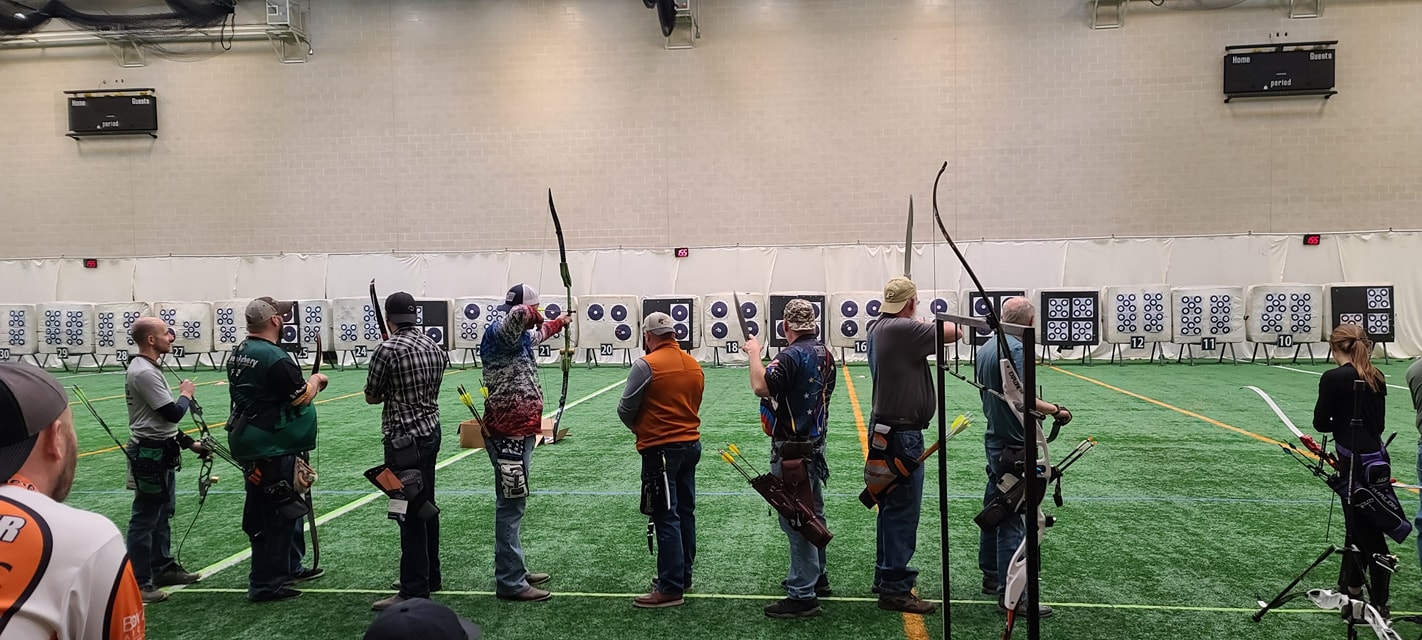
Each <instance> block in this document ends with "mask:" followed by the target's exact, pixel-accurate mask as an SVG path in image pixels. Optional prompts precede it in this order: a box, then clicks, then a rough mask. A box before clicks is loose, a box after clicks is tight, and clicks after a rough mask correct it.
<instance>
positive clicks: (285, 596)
mask: <svg viewBox="0 0 1422 640" xmlns="http://www.w3.org/2000/svg"><path fill="white" fill-rule="evenodd" d="M299 597H301V592H300V591H297V590H296V589H292V588H290V587H282V588H280V589H277V590H276V591H274V592H272V593H268V594H266V595H260V596H247V599H248V600H250V601H252V602H281V601H282V600H291V599H292V598H299Z"/></svg>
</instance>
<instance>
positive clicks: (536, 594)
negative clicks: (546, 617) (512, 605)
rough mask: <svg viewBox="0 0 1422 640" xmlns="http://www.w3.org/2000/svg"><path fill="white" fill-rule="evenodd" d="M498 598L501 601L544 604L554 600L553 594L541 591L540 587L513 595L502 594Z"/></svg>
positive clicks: (529, 588)
mask: <svg viewBox="0 0 1422 640" xmlns="http://www.w3.org/2000/svg"><path fill="white" fill-rule="evenodd" d="M498 597H499V599H500V600H512V601H514V602H542V601H544V600H547V599H549V598H552V597H553V594H552V593H549V592H547V591H544V590H542V589H539V588H538V587H528V588H526V589H524V590H523V591H520V592H518V593H515V594H513V595H504V594H502V593H500V594H499V596H498Z"/></svg>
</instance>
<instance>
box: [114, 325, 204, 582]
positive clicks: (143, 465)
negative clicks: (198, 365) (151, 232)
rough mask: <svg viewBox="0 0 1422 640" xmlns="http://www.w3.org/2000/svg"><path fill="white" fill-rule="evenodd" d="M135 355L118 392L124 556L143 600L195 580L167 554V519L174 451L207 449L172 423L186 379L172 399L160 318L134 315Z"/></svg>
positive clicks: (169, 342) (178, 416) (185, 402)
mask: <svg viewBox="0 0 1422 640" xmlns="http://www.w3.org/2000/svg"><path fill="white" fill-rule="evenodd" d="M129 331H130V334H131V335H132V337H133V343H134V344H135V345H137V346H138V355H137V357H134V358H133V359H131V360H129V361H128V372H127V373H126V374H125V375H124V396H125V397H126V398H127V400H128V432H129V441H128V447H127V449H128V456H129V469H130V471H131V472H132V474H133V488H134V492H133V510H132V515H130V516H129V520H128V556H129V558H131V559H132V560H133V575H134V577H135V578H137V579H138V587H139V588H140V589H142V590H143V601H144V602H148V603H152V602H162V601H164V600H167V599H168V594H167V592H164V591H161V590H159V587H166V586H170V585H176V584H191V583H193V582H197V579H198V574H196V573H188V572H187V571H186V570H185V569H183V566H182V565H180V564H178V561H177V560H174V559H173V548H172V546H173V544H172V543H173V532H172V528H171V527H170V526H169V522H170V521H171V520H172V519H173V514H174V513H175V512H176V511H177V508H178V498H177V488H176V486H175V485H176V484H177V480H176V474H177V470H178V467H179V466H181V465H180V461H179V454H180V453H181V452H182V450H183V449H189V450H191V451H193V452H194V453H197V454H198V455H205V454H207V449H205V448H203V446H202V445H201V444H198V443H197V442H195V441H193V439H192V438H191V437H190V436H188V434H186V433H183V430H182V429H180V428H178V423H179V422H180V421H182V419H183V416H185V415H187V413H188V409H189V408H190V407H191V406H192V403H193V392H194V386H193V381H192V380H183V381H182V382H181V383H179V385H178V390H179V395H178V397H177V399H176V400H175V399H174V398H173V392H172V391H171V390H169V389H168V378H167V377H166V376H164V375H163V370H162V369H161V368H159V366H158V361H159V359H160V358H162V357H163V355H164V354H166V353H168V352H170V351H172V350H173V340H174V339H176V336H175V335H174V334H173V332H172V331H170V330H169V329H168V325H167V324H165V323H164V322H163V321H162V320H159V319H158V318H153V317H146V318H139V319H138V320H137V321H135V322H134V323H133V327H132V328H131V329H130V330H129Z"/></svg>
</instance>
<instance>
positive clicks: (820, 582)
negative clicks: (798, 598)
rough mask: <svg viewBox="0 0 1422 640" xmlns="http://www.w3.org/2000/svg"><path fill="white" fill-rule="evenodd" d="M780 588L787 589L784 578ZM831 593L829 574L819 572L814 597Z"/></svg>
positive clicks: (821, 596) (832, 593)
mask: <svg viewBox="0 0 1422 640" xmlns="http://www.w3.org/2000/svg"><path fill="white" fill-rule="evenodd" d="M780 588H781V589H789V588H790V584H789V583H788V582H787V581H785V580H781V581H780ZM877 588H878V587H875V589H877ZM874 593H878V591H875V592H874ZM832 595H834V590H833V589H830V584H829V576H827V575H823V574H821V575H820V577H819V578H818V579H816V580H815V597H816V598H828V597H830V596H832Z"/></svg>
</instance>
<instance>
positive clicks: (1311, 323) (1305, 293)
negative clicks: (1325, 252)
mask: <svg viewBox="0 0 1422 640" xmlns="http://www.w3.org/2000/svg"><path fill="white" fill-rule="evenodd" d="M1244 297H1245V309H1246V310H1247V312H1248V313H1247V315H1248V318H1247V319H1246V321H1245V334H1246V336H1247V337H1248V339H1249V341H1250V342H1259V343H1265V344H1286V345H1287V344H1297V343H1303V342H1321V341H1322V340H1323V286H1322V285H1306V284H1300V285H1292V284H1261V285H1255V286H1252V287H1249V288H1248V289H1247V290H1246V292H1245V296H1244ZM1280 336H1288V337H1287V339H1285V340H1281V339H1280Z"/></svg>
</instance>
